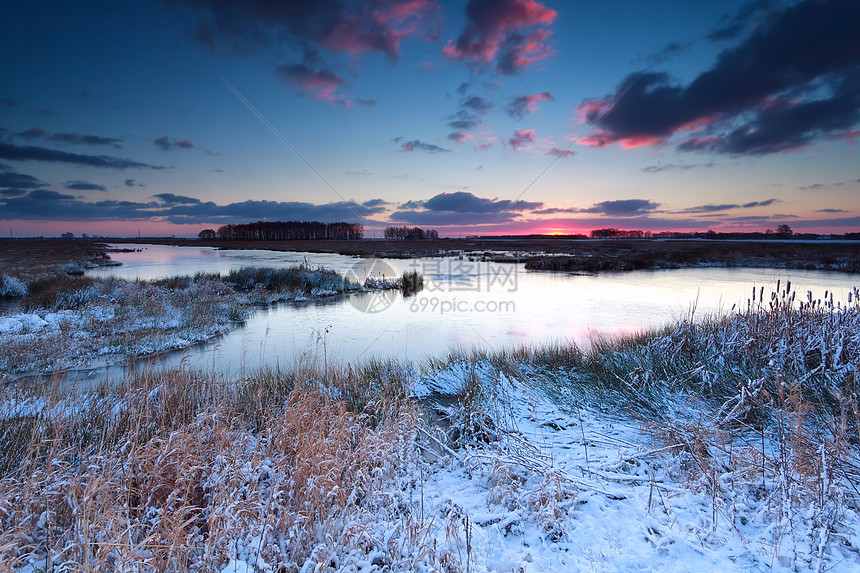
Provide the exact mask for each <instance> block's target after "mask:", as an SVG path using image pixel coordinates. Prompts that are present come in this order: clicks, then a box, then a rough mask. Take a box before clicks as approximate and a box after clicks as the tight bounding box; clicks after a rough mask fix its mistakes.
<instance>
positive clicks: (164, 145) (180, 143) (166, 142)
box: [152, 135, 194, 151]
mask: <svg viewBox="0 0 860 573" xmlns="http://www.w3.org/2000/svg"><path fill="white" fill-rule="evenodd" d="M152 143H153V144H155V146H156V147H160V148H161V150H162V151H170V150H172V149H174V148H176V147H179V148H180V149H191V148H193V147H194V144H193V143H191V142H190V141H188V140H187V139H176V138H173V141H170V138H169V137H167V136H166V135H165V136H164V137H159V138H158V139H156V140H155V141H153V142H152Z"/></svg>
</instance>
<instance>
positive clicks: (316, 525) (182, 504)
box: [0, 370, 428, 571]
mask: <svg viewBox="0 0 860 573" xmlns="http://www.w3.org/2000/svg"><path fill="white" fill-rule="evenodd" d="M371 375H372V372H369V373H368V377H370V376H371ZM360 377H361V373H360V372H355V371H352V372H343V373H338V374H336V375H334V376H333V380H332V381H331V382H329V381H327V380H326V379H325V375H324V374H323V373H320V372H318V371H313V370H305V371H298V372H292V373H289V374H283V375H282V374H279V373H271V372H269V373H260V374H259V375H256V376H253V377H249V378H248V379H246V380H243V381H232V382H230V383H227V382H225V381H223V380H220V379H218V378H217V377H213V376H209V375H203V374H200V373H195V372H188V371H182V370H180V371H170V372H154V371H145V372H142V373H140V374H137V375H136V376H135V377H133V378H130V379H128V380H125V381H123V382H122V383H121V384H120V385H118V386H114V387H108V386H103V387H101V388H100V389H99V390H98V391H97V392H96V393H94V394H92V395H89V396H78V397H68V396H65V395H63V393H62V392H60V391H59V390H58V388H57V387H51V386H47V387H44V388H41V389H35V388H34V389H30V390H20V389H19V390H17V391H15V393H13V392H12V390H8V391H7V394H6V398H7V400H6V402H5V403H4V404H5V406H4V408H5V410H6V411H4V412H0V414H2V415H0V439H2V441H0V444H2V447H3V458H2V459H3V460H4V465H3V467H2V468H0V531H2V533H0V561H2V562H3V563H4V564H6V566H7V567H10V568H11V569H18V568H21V567H24V566H31V567H34V568H37V569H44V570H51V569H60V570H63V569H67V568H74V569H76V570H82V571H99V570H107V569H112V570H116V569H128V568H133V569H135V570H141V571H165V570H187V569H189V568H192V569H193V568H197V569H199V568H203V569H206V570H213V569H218V568H219V567H220V566H222V565H223V564H225V563H226V562H227V561H228V560H230V559H242V560H244V561H246V562H248V563H252V564H253V563H256V564H257V565H261V564H262V563H267V564H268V565H270V566H271V567H273V568H275V569H278V568H279V567H282V568H285V569H286V570H298V569H300V568H302V567H303V566H305V565H306V564H308V563H313V564H316V563H321V564H324V565H325V566H328V564H329V563H330V562H332V561H333V560H334V561H335V562H336V561H338V560H340V559H344V558H346V557H348V556H350V555H353V557H356V555H354V553H355V552H356V551H364V554H365V556H366V555H367V554H369V553H371V552H374V554H377V553H378V554H382V555H384V556H385V559H386V560H388V561H390V562H392V563H394V562H395V561H398V560H400V561H403V562H404V563H405V562H407V561H409V560H410V559H414V558H418V556H419V555H424V556H426V555H427V554H428V550H427V548H426V547H425V548H424V549H422V550H417V549H418V547H417V545H415V544H417V543H423V541H421V540H423V539H425V535H423V534H419V532H418V530H417V529H415V527H411V529H409V531H408V532H407V531H404V532H403V533H402V536H400V537H396V538H392V539H390V543H389V544H388V545H385V544H382V543H381V541H380V539H381V538H382V537H381V533H382V532H381V531H380V530H378V529H377V528H378V527H379V526H380V525H379V524H381V523H388V522H390V521H391V520H395V521H396V520H400V519H403V520H407V521H408V520H410V519H412V518H410V517H409V516H410V515H411V514H412V513H413V509H414V508H413V507H412V505H411V504H410V496H411V495H412V494H411V491H412V489H414V488H415V487H416V484H415V483H414V473H415V466H416V464H418V463H419V458H418V457H417V455H416V450H415V446H414V437H415V432H416V424H417V421H418V415H417V411H416V409H415V407H414V406H413V405H412V404H410V403H409V402H408V401H407V400H406V399H405V394H404V393H403V392H402V389H398V388H396V386H391V387H388V390H384V391H380V392H379V393H377V394H374V395H368V396H367V397H366V398H365V400H364V402H363V404H357V403H355V402H348V401H347V400H345V399H344V398H343V396H345V395H348V394H349V392H350V391H349V386H350V385H351V384H357V379H358V378H360ZM379 388H380V389H382V387H381V386H380V387H379ZM249 400H251V401H253V404H251V403H249ZM0 403H3V402H2V401H0ZM16 404H17V405H18V406H16V407H15V408H12V405H16ZM22 405H23V406H22ZM254 406H257V407H263V408H265V410H263V411H257V410H256V409H255V408H254ZM10 408H12V409H10ZM380 516H384V519H381V518H380ZM356 558H357V557H356ZM421 558H422V559H423V557H421ZM404 566H405V565H404Z"/></svg>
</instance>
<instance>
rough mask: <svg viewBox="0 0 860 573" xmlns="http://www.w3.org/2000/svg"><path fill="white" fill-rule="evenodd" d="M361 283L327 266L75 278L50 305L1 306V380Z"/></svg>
mask: <svg viewBox="0 0 860 573" xmlns="http://www.w3.org/2000/svg"><path fill="white" fill-rule="evenodd" d="M349 288H356V289H357V288H358V287H357V286H356V285H351V284H349V283H346V282H344V280H343V278H342V277H341V276H340V275H338V274H337V273H334V272H333V271H328V270H325V269H309V268H304V267H295V268H288V269H265V268H254V269H240V270H238V271H234V272H233V273H231V274H229V275H227V276H225V277H219V276H217V275H211V276H209V275H199V276H196V277H178V278H175V279H167V280H160V281H150V282H146V281H125V280H121V279H102V280H89V281H84V282H83V283H82V284H80V285H76V284H74V283H71V284H70V286H69V287H68V290H64V291H62V292H59V293H58V294H57V295H56V297H55V298H54V300H52V301H50V303H49V304H48V305H46V307H39V306H36V307H30V308H27V309H26V310H23V311H21V310H19V311H16V312H11V313H7V314H0V381H2V380H4V379H7V378H9V377H11V376H15V375H20V374H24V373H36V372H42V373H50V372H53V371H56V370H61V369H68V368H79V367H89V366H99V365H102V364H106V363H110V362H111V361H121V360H127V359H129V358H132V357H135V356H145V355H152V354H156V353H160V352H165V351H169V350H178V349H183V348H188V347H189V346H192V345H194V344H197V343H200V342H204V341H207V340H211V339H213V338H215V337H217V336H219V335H222V334H224V333H225V332H227V331H228V330H230V329H231V328H232V327H233V326H234V325H236V324H237V323H238V322H241V321H242V320H244V319H245V318H247V317H248V315H249V314H250V313H251V312H252V310H253V308H254V307H258V306H266V305H271V304H275V303H278V302H289V301H305V300H307V299H308V298H309V297H310V298H315V297H328V296H333V295H336V294H340V293H342V292H344V290H345V289H349Z"/></svg>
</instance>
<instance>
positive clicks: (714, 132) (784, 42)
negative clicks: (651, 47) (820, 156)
mask: <svg viewBox="0 0 860 573" xmlns="http://www.w3.org/2000/svg"><path fill="white" fill-rule="evenodd" d="M858 21H860V2H857V1H856V0H806V1H803V2H799V3H797V4H795V5H792V6H790V7H788V8H786V9H784V10H782V11H779V12H773V13H771V14H770V15H769V16H768V17H767V18H766V20H765V21H763V22H762V24H761V25H760V26H759V27H757V28H755V30H754V31H753V32H752V33H751V35H750V36H749V37H748V38H746V39H745V40H744V41H743V42H741V43H740V44H739V45H737V46H736V47H734V48H731V49H727V50H725V51H723V52H722V53H721V54H720V55H719V57H718V59H717V62H716V64H715V65H714V66H713V67H712V68H711V69H709V70H707V71H706V72H704V73H702V74H700V75H699V76H698V77H696V78H695V79H694V80H693V81H692V82H691V83H690V84H689V85H687V86H681V85H676V84H673V83H671V81H670V79H669V76H668V75H666V74H662V73H653V72H639V73H636V74H632V75H631V76H629V77H628V78H627V79H626V80H625V81H624V82H623V83H622V86H623V87H622V88H619V92H618V94H617V96H619V97H620V99H618V101H616V102H615V104H614V105H611V107H610V102H611V98H610V99H605V100H600V101H594V100H592V101H586V102H584V103H583V104H582V105H581V106H580V111H581V112H583V115H584V117H585V119H586V120H588V121H593V122H595V124H596V127H597V128H598V129H599V131H598V132H597V133H595V134H594V135H593V136H590V137H588V138H584V141H585V142H587V143H591V144H594V145H605V144H607V143H612V142H616V141H617V142H621V143H623V144H626V145H628V146H632V145H642V144H654V143H657V142H662V141H665V140H666V139H667V138H669V137H670V136H672V135H673V134H675V133H678V132H682V131H689V130H699V132H698V133H695V134H694V135H693V136H692V137H689V138H688V139H687V140H686V141H684V142H682V143H681V144H680V145H679V146H678V149H679V150H681V151H716V152H719V153H730V154H753V155H756V154H765V153H774V152H780V151H789V150H793V149H797V148H799V147H804V146H806V145H809V144H811V143H813V142H815V141H817V140H820V139H822V138H827V137H837V136H840V135H843V134H845V133H846V132H847V131H848V130H849V129H850V128H851V127H852V126H853V125H854V124H856V123H857V122H858V121H860V34H858V33H857V26H856V22H858ZM602 113H603V114H604V115H601V114H602Z"/></svg>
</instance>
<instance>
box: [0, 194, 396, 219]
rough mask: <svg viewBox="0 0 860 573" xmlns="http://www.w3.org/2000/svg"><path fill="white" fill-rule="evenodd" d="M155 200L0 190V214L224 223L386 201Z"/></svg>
mask: <svg viewBox="0 0 860 573" xmlns="http://www.w3.org/2000/svg"><path fill="white" fill-rule="evenodd" d="M156 197H157V198H158V199H159V200H158V201H152V202H146V203H142V202H135V201H116V200H105V201H83V200H80V199H76V198H75V197H74V196H72V195H66V194H62V193H58V192H56V191H50V190H46V189H36V190H32V191H29V192H28V193H26V194H21V193H18V194H15V195H12V194H11V193H0V212H2V213H3V215H4V218H9V219H25V220H42V221H78V220H101V221H106V220H128V221H143V220H164V221H169V222H171V223H175V224H180V225H182V224H201V223H207V224H213V225H218V224H225V223H236V222H251V221H278V220H280V221H323V222H333V221H356V222H360V219H361V218H362V217H368V216H371V215H374V214H377V213H381V212H383V211H385V204H386V202H385V201H384V200H382V199H371V200H369V201H365V202H364V203H358V202H356V201H339V202H337V203H326V204H322V205H315V204H313V203H303V202H280V201H253V200H249V201H242V202H238V203H230V204H228V205H217V204H216V203H213V202H211V201H207V202H202V201H200V200H199V199H195V198H193V197H183V196H181V195H173V194H169V193H162V194H159V195H158V196H156Z"/></svg>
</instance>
